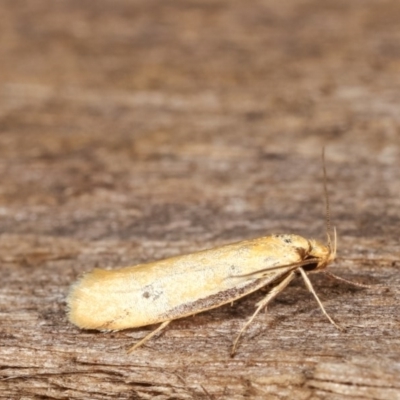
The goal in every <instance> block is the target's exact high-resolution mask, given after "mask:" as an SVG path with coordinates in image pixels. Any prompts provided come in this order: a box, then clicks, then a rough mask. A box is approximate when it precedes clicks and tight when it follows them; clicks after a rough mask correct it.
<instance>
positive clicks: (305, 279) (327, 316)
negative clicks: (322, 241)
mask: <svg viewBox="0 0 400 400" xmlns="http://www.w3.org/2000/svg"><path fill="white" fill-rule="evenodd" d="M299 271H300V273H301V276H302V277H303V280H304V282H305V284H306V286H307V289H308V290H309V291H310V292H311V293H312V294H313V295H314V297H315V300H317V303H318V305H319V307H320V308H321V310H322V312H323V313H324V314H325V316H326V318H328V319H329V321H330V323H331V324H332V325H334V326H335V327H336V328H337V329H339V331H344V330H345V329H344V328H343V327H341V326H340V325H338V324H337V323H336V322H335V321H334V320H333V319H332V318H331V317H330V315H329V314H328V313H327V312H326V310H325V307H324V306H323V304H322V303H321V300H320V299H319V297H318V296H317V293H315V290H314V288H313V286H312V284H311V281H310V279H309V278H308V276H307V274H306V273H305V271H304V269H303V268H301V267H299Z"/></svg>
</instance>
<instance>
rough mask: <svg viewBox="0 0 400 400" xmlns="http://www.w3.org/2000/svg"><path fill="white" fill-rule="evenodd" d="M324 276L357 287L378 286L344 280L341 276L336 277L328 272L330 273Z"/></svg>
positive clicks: (325, 272) (326, 272)
mask: <svg viewBox="0 0 400 400" xmlns="http://www.w3.org/2000/svg"><path fill="white" fill-rule="evenodd" d="M324 274H325V275H327V276H329V277H330V278H333V279H336V280H338V281H340V282H345V283H347V284H349V285H353V286H357V287H362V288H373V287H374V286H376V285H366V284H364V283H360V282H353V281H349V280H347V279H344V278H342V277H341V276H337V275H334V274H332V273H331V272H328V271H324Z"/></svg>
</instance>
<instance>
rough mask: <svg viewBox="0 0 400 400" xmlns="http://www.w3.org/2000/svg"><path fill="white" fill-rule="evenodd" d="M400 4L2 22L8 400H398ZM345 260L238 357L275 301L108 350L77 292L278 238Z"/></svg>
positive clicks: (98, 4) (284, 299)
mask: <svg viewBox="0 0 400 400" xmlns="http://www.w3.org/2000/svg"><path fill="white" fill-rule="evenodd" d="M399 21H400V2H398V1H397V0H363V1H357V0H356V1H347V0H331V1H328V0H327V1H323V2H321V1H318V0H296V1H295V0H289V1H284V2H276V1H272V0H271V1H248V2H242V1H224V0H215V1H211V0H209V1H197V2H196V1H177V2H164V1H162V0H158V1H156V0H149V1H145V2H140V1H127V0H112V1H111V0H109V1H106V0H97V1H89V0H88V1H81V0H79V1H78V0H71V1H50V0H47V1H44V0H35V1H34V2H33V1H28V0H25V1H22V0H21V1H20V0H9V1H3V2H2V3H1V13H0V59H1V68H0V173H1V186H0V231H1V236H0V260H1V263H0V268H1V287H0V322H1V323H0V398H7V399H114V398H115V399H162V400H164V399H214V400H222V399H234V400H235V399H245V398H246V399H294V398H296V399H343V398H351V399H382V400H393V399H400V381H399V376H400V334H399V329H400V318H399V311H398V304H399V300H400V290H399V283H400V278H399V268H400V264H399V260H400V243H399V236H400V235H399V231H400V227H399V226H400V118H399V116H400V113H399V110H400V109H399V104H400V50H399V49H400V48H399V40H400V25H399ZM322 146H326V148H327V157H326V158H327V167H328V174H329V189H330V192H331V202H332V218H333V222H334V224H335V225H336V226H337V229H338V236H339V257H342V258H353V259H356V260H353V261H349V260H344V259H342V260H338V261H337V262H336V263H335V265H333V266H332V268H331V271H332V272H334V273H335V274H337V275H340V276H342V277H344V278H346V279H349V280H354V281H359V282H362V283H365V284H370V285H374V287H373V288H371V289H358V288H354V287H352V286H350V285H346V284H342V283H340V282H337V281H333V280H331V279H329V278H327V277H326V276H324V275H323V274H318V275H312V276H311V279H312V281H313V283H314V286H315V289H316V291H317V293H319V295H320V297H321V299H322V300H323V302H324V304H325V306H326V308H327V310H328V312H329V313H330V314H331V315H332V317H334V318H335V319H336V320H337V321H339V322H340V323H341V324H343V325H345V326H347V327H348V330H347V332H346V333H340V332H338V331H337V330H336V329H335V328H334V327H333V326H332V325H331V324H330V323H329V322H328V321H327V320H326V318H325V317H324V316H323V315H322V313H321V312H320V310H319V308H318V306H317V304H316V302H315V301H314V299H313V298H312V296H311V295H310V294H309V293H308V292H307V290H306V289H305V287H304V284H303V282H302V281H301V279H300V278H298V279H296V280H295V281H294V282H293V283H292V284H291V285H290V286H289V287H288V288H287V289H286V290H285V292H284V293H282V294H281V295H280V296H279V297H278V298H277V299H276V300H275V301H274V302H273V303H272V304H271V306H270V307H269V310H268V313H264V314H261V315H260V316H259V317H258V318H257V320H256V322H255V323H254V324H253V325H252V326H251V327H250V329H249V331H248V332H247V333H246V334H245V335H244V337H243V340H242V342H241V345H240V347H239V350H238V354H237V356H236V357H235V358H233V359H231V358H230V357H229V350H230V345H231V341H232V339H233V338H234V337H235V334H236V333H237V332H238V330H239V329H240V327H241V325H242V324H243V323H244V321H245V320H246V319H247V318H248V316H250V315H251V313H252V311H253V309H254V304H255V302H257V300H259V299H260V298H261V297H262V296H263V294H262V293H256V294H254V295H252V296H249V297H248V298H246V299H243V300H242V301H239V302H237V303H235V304H234V306H233V307H230V306H226V307H222V308H220V309H216V310H214V311H210V312H206V313H202V314H199V315H197V316H195V317H191V318H186V319H182V320H179V321H175V322H174V323H172V324H171V325H170V327H169V328H168V329H167V330H166V332H165V333H164V334H162V335H161V336H160V337H158V338H157V339H155V340H152V341H151V342H149V343H148V344H147V345H146V346H145V347H143V348H141V349H139V350H137V351H136V352H135V353H133V354H132V355H129V356H128V355H127V354H126V353H125V350H126V349H127V348H128V347H129V346H131V345H132V344H133V343H135V342H136V341H137V340H138V339H140V338H142V337H143V336H144V335H145V334H146V332H148V331H149V329H150V327H146V328H142V329H135V330H127V331H122V332H117V333H111V334H105V333H99V332H94V331H81V330H79V329H77V328H76V327H74V326H72V325H71V324H70V323H68V321H67V318H66V303H65V299H66V295H67V293H68V288H69V286H70V284H71V283H72V282H74V281H75V280H76V278H77V277H78V276H79V275H80V274H81V273H82V272H84V271H89V270H91V269H92V268H94V267H96V266H101V267H107V268H115V267H118V266H125V265H134V264H136V263H138V262H143V261H150V260H156V259H160V258H163V257H167V256H170V255H175V254H181V253H188V252H191V251H194V250H199V249H203V248H207V247H211V246H215V245H218V244H223V243H228V242H231V241H237V240H241V239H245V238H251V237H256V236H261V235H267V234H269V233H274V232H275V233H280V232H286V233H297V234H301V235H302V236H305V237H310V238H311V237H314V238H319V239H321V240H324V239H325V236H324V235H325V234H324V216H323V214H324V204H323V194H322V193H323V190H322V184H321V175H322V167H321V161H320V153H321V148H322Z"/></svg>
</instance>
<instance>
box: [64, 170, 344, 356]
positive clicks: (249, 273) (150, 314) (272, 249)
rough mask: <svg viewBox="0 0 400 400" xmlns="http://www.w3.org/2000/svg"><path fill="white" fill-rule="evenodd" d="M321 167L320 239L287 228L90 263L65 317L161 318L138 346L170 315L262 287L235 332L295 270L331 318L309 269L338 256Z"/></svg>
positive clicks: (106, 324) (128, 323)
mask: <svg viewBox="0 0 400 400" xmlns="http://www.w3.org/2000/svg"><path fill="white" fill-rule="evenodd" d="M323 169H324V189H325V198H326V213H327V237H328V242H327V244H326V245H324V244H322V243H320V242H318V241H316V240H309V239H305V238H303V237H301V236H297V235H292V234H278V235H271V236H264V237H260V238H257V239H250V240H243V241H241V242H237V243H233V244H228V245H225V246H220V247H216V248H213V249H209V250H204V251H199V252H196V253H191V254H187V255H180V256H177V257H172V258H168V259H165V260H161V261H155V262H151V263H146V264H139V265H136V266H132V267H126V268H121V269H117V270H112V271H109V270H103V269H94V270H93V271H91V272H89V273H87V274H85V275H83V277H82V278H81V279H79V280H78V282H77V283H75V284H74V285H73V287H72V289H71V292H70V294H69V297H68V308H69V320H70V321H71V322H72V323H73V324H75V325H77V326H78V327H80V328H83V329H97V330H101V331H118V330H121V329H127V328H136V327H142V326H146V325H152V324H157V323H161V324H160V325H159V327H158V328H157V329H155V330H154V331H152V332H151V333H150V334H148V335H147V336H145V337H144V338H143V339H142V340H141V341H139V342H138V343H137V344H135V345H134V346H133V347H132V348H131V349H130V350H129V352H131V351H133V350H134V349H136V348H138V347H139V346H141V345H142V344H143V343H145V342H147V340H149V339H150V338H151V337H153V336H154V335H155V334H156V333H157V332H159V331H161V330H162V329H164V328H165V327H166V326H167V325H168V324H169V323H170V322H171V321H172V320H174V319H178V318H183V317H186V316H189V315H193V314H197V313H199V312H202V311H206V310H210V309H213V308H216V307H220V306H222V305H224V304H228V303H232V302H234V301H235V300H238V299H240V298H242V297H244V296H246V295H248V294H250V293H252V292H254V291H256V290H258V289H260V288H262V287H268V288H269V291H268V293H267V295H266V296H265V297H264V298H263V299H262V300H261V301H259V302H258V303H257V304H256V310H255V312H254V313H253V315H252V316H251V318H250V319H249V320H248V321H247V323H245V324H244V326H243V327H242V329H241V330H240V332H239V334H238V335H237V337H236V339H235V341H234V342H233V346H232V351H231V354H232V355H233V354H234V353H235V351H236V347H237V344H238V341H239V338H240V336H241V335H242V333H243V332H244V331H245V329H246V328H247V327H248V326H249V325H250V324H251V322H252V321H253V320H254V318H255V317H256V315H257V314H258V313H259V312H260V311H261V310H262V309H263V308H264V307H266V306H267V304H268V303H269V302H270V301H271V300H272V299H273V298H274V297H275V296H277V295H278V294H279V293H280V292H281V291H282V290H284V288H285V287H286V286H287V285H288V284H289V282H290V281H291V280H292V279H293V278H294V277H295V275H296V273H300V275H301V276H302V277H303V279H304V281H305V284H306V286H307V288H308V289H309V291H310V292H311V293H312V294H313V295H314V297H315V299H316V300H317V302H318V304H319V306H320V308H321V310H322V312H323V313H324V314H325V315H326V317H327V318H328V319H329V321H330V322H331V323H332V324H333V325H335V326H336V327H337V328H338V329H341V328H340V326H338V325H337V324H336V323H335V322H334V321H333V320H332V318H331V317H330V316H329V315H328V313H327V312H326V311H325V308H324V306H323V305H322V303H321V301H320V300H319V298H318V296H317V294H316V293H315V291H314V289H313V287H312V285H311V282H310V280H309V278H308V276H307V272H318V271H321V270H323V269H324V268H326V267H327V265H328V264H329V263H330V262H332V261H333V260H334V259H335V256H336V232H335V230H334V240H333V243H332V240H331V236H330V233H329V231H330V222H329V219H330V218H329V201H328V196H327V188H326V172H325V163H323Z"/></svg>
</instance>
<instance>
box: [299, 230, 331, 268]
mask: <svg viewBox="0 0 400 400" xmlns="http://www.w3.org/2000/svg"><path fill="white" fill-rule="evenodd" d="M336 242H337V240H336V229H335V228H334V229H333V242H332V240H331V237H330V235H329V234H328V242H327V244H323V243H321V242H319V241H317V240H310V241H309V245H310V248H309V251H308V253H307V256H306V257H305V259H306V260H307V259H310V260H311V259H315V261H316V263H315V264H310V265H309V266H305V267H304V269H305V270H309V271H319V270H321V269H324V268H326V267H327V266H328V264H330V263H331V262H332V261H333V260H334V259H335V258H336Z"/></svg>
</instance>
